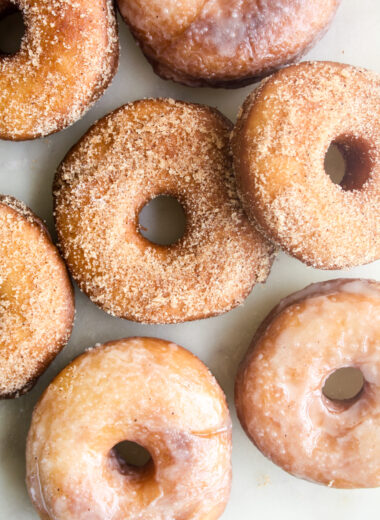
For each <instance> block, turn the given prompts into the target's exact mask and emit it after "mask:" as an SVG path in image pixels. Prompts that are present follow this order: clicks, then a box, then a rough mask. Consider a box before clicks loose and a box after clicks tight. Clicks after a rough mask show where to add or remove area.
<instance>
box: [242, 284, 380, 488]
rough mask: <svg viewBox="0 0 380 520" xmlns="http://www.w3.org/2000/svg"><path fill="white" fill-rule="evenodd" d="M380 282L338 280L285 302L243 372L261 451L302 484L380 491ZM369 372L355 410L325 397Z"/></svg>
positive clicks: (250, 424)
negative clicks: (350, 373) (340, 374)
mask: <svg viewBox="0 0 380 520" xmlns="http://www.w3.org/2000/svg"><path fill="white" fill-rule="evenodd" d="M379 308H380V283H379V282H376V281H373V280H364V279H337V280H329V281H326V282H322V283H316V284H312V285H311V286H309V287H306V288H305V289H303V290H302V291H299V292H296V293H294V294H292V295H290V296H289V297H287V298H285V299H284V300H282V301H281V302H280V304H279V305H277V306H276V307H275V308H274V309H273V310H272V311H271V312H270V313H269V315H268V316H267V317H266V318H265V320H264V321H263V323H262V324H261V325H260V327H259V329H258V331H257V332H256V334H255V336H254V338H253V340H252V343H251V346H250V348H249V349H248V352H247V353H246V355H245V357H244V359H243V361H242V363H241V365H240V367H239V371H238V375H237V378H236V384H235V403H236V408H237V413H238V417H239V420H240V422H241V424H242V426H243V428H244V430H245V431H246V433H247V435H248V436H249V437H250V439H251V440H252V442H253V443H254V444H255V445H256V446H257V447H258V448H259V449H260V450H261V451H262V452H263V454H264V455H266V456H267V457H269V458H270V459H271V460H272V461H273V462H275V463H276V464H278V465H279V466H281V467H282V468H283V469H285V470H286V471H288V472H290V473H292V474H293V475H295V476H298V477H301V478H305V479H308V480H312V481H315V482H319V483H321V484H325V485H328V486H330V487H338V488H353V487H376V486H379V485H380V451H379V450H378V447H377V444H376V443H373V442H372V441H373V435H374V432H375V431H376V429H377V428H378V417H379V407H380V403H379V398H380V391H379V388H380V386H379V381H378V378H377V376H374V375H373V374H377V373H378V367H379V365H380V357H379V353H378V340H379V334H380V322H379ZM345 366H346V367H356V368H359V369H360V370H361V372H362V374H363V377H364V380H365V384H364V388H363V390H362V392H361V393H360V394H359V396H358V397H356V398H355V399H351V400H350V401H346V402H344V403H342V402H334V401H330V400H329V399H328V398H326V397H325V396H324V395H323V392H322V389H323V386H324V383H325V381H326V378H327V377H328V375H330V374H331V373H332V372H334V371H335V370H336V369H338V368H342V367H345Z"/></svg>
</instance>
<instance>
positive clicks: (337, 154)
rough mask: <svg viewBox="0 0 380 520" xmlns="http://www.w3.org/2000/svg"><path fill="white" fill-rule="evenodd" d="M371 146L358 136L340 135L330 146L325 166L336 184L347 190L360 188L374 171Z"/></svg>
mask: <svg viewBox="0 0 380 520" xmlns="http://www.w3.org/2000/svg"><path fill="white" fill-rule="evenodd" d="M370 150H371V147H370V146H369V144H368V143H367V142H366V141H365V140H364V139H361V138H358V137H356V136H347V135H344V136H340V137H338V138H337V139H335V140H334V141H333V142H332V143H331V144H330V146H329V148H328V150H327V152H326V155H325V160H324V168H325V172H326V173H327V175H328V176H329V177H330V179H331V181H332V182H333V183H334V184H339V185H340V187H341V188H342V189H343V190H345V191H353V190H360V189H361V188H362V187H363V186H364V184H365V183H366V182H367V181H368V179H369V178H370V176H371V171H372V166H373V165H372V159H371V153H370Z"/></svg>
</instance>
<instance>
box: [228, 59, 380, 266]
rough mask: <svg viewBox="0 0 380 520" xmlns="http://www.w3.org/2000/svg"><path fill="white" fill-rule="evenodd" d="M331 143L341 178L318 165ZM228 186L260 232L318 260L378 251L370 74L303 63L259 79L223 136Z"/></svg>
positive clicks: (374, 90)
mask: <svg viewBox="0 0 380 520" xmlns="http://www.w3.org/2000/svg"><path fill="white" fill-rule="evenodd" d="M331 143H334V144H336V145H337V146H338V147H339V148H340V150H341V151H342V153H343V155H344V156H345V159H346V174H345V177H344V179H343V181H342V183H341V185H338V184H334V183H333V182H332V180H331V179H330V177H329V176H328V175H327V174H326V172H325V168H324V158H325V155H326V152H327V150H328V148H329V145H330V144H331ZM232 147H233V153H234V166H235V173H236V177H237V183H238V191H239V194H240V198H241V199H242V201H243V205H244V208H245V210H246V212H247V214H248V216H249V217H250V218H251V220H252V221H253V222H255V223H256V224H258V225H259V227H260V229H261V230H262V231H263V232H264V234H265V235H266V236H267V237H268V238H270V239H271V240H273V241H274V242H275V243H276V244H278V245H279V246H280V247H282V248H283V249H285V250H286V251H287V252H288V253H290V254H291V255H293V256H295V257H296V258H298V259H300V260H302V261H303V262H305V263H306V264H309V265H311V266H314V267H317V268H321V269H343V268H349V267H353V266H357V265H361V264H366V263H369V262H372V261H374V260H376V259H378V258H379V257H380V76H379V75H378V74H375V73H373V72H370V71H367V70H364V69H360V68H355V67H352V66H349V65H343V64H340V63H329V62H309V63H301V64H299V65H293V66H291V67H288V68H286V69H283V70H281V71H280V72H277V73H276V74H274V75H273V76H271V77H270V78H269V79H266V80H264V81H263V83H262V85H261V86H260V87H259V88H258V90H256V91H254V92H253V93H252V94H251V95H250V96H249V97H248V99H247V100H246V102H245V104H244V105H243V108H242V111H241V114H240V117H239V120H238V123H237V126H236V128H235V130H234V135H233V139H232Z"/></svg>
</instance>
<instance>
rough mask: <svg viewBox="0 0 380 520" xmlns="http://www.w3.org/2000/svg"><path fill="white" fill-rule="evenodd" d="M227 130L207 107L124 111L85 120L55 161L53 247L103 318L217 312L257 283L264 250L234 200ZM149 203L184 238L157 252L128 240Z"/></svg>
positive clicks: (165, 319)
mask: <svg viewBox="0 0 380 520" xmlns="http://www.w3.org/2000/svg"><path fill="white" fill-rule="evenodd" d="M231 127H232V125H231V123H230V122H229V121H228V120H227V119H225V118H224V117H223V116H222V115H221V114H220V113H219V112H217V111H216V110H213V109H211V108H210V107H206V106H201V105H194V104H189V103H183V102H177V101H173V100H168V99H147V100H143V101H137V102H135V103H131V104H129V105H126V106H124V107H121V108H120V109H119V110H116V111H115V112H113V113H111V114H110V115H108V116H107V117H105V118H103V119H102V120H101V121H99V122H98V123H96V124H95V125H94V126H93V127H92V128H91V129H90V130H89V132H88V133H87V134H86V135H85V136H84V137H83V139H82V140H81V141H80V142H79V143H78V144H77V145H76V147H74V149H73V150H72V151H71V152H70V153H69V154H68V156H67V157H66V158H65V160H64V161H63V163H62V164H61V166H60V168H59V171H58V174H57V177H56V182H55V187H54V196H55V219H56V228H57V232H58V238H59V243H60V247H61V250H62V252H63V255H64V257H65V259H66V261H67V264H68V266H69V269H70V272H71V273H72V275H73V277H74V278H75V280H76V281H77V282H78V284H79V286H80V288H81V289H82V290H84V291H85V292H86V294H88V295H89V296H90V297H91V299H92V300H93V301H94V302H95V303H97V304H98V305H100V306H101V307H102V308H103V309H104V310H106V311H107V312H110V313H111V314H115V315H117V316H120V317H124V318H127V319H132V320H136V321H141V322H149V323H173V322H180V321H185V320H193V319H200V318H205V317H208V316H212V315H215V314H219V313H221V312H226V311H228V310H230V309H232V308H233V307H235V306H236V305H239V304H240V303H242V302H243V301H244V298H245V297H246V296H247V294H248V293H249V291H250V290H251V289H252V287H253V285H254V284H255V283H257V282H263V281H265V279H266V277H267V276H268V273H269V270H270V266H271V262H272V254H273V248H272V246H271V245H270V244H269V243H268V242H267V241H265V240H264V239H263V238H262V237H261V235H260V234H259V233H258V232H257V231H256V230H255V229H254V228H253V227H252V226H251V225H250V223H249V221H248V219H247V217H246V216H245V214H244V212H243V210H242V207H241V204H240V201H239V199H238V197H237V193H236V186H235V179H234V176H233V174H232V162H231V155H230V152H229V135H230V131H231ZM158 195H171V196H173V197H175V198H177V200H178V201H179V202H180V203H181V204H182V206H183V209H184V211H185V214H186V230H185V234H184V235H183V237H182V238H181V239H180V240H179V241H178V242H176V243H175V244H173V245H170V246H167V247H163V246H159V245H157V244H153V243H151V242H149V241H148V240H146V239H145V238H144V237H143V236H142V235H141V234H140V232H139V227H138V214H139V211H140V209H141V208H142V207H143V206H144V205H145V204H146V203H147V202H148V201H149V200H151V199H153V198H154V197H157V196H158Z"/></svg>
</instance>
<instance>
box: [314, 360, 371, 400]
mask: <svg viewBox="0 0 380 520" xmlns="http://www.w3.org/2000/svg"><path fill="white" fill-rule="evenodd" d="M363 388H364V377H363V374H362V372H361V371H360V370H359V369H358V368H355V367H343V368H338V369H337V370H335V371H334V372H332V373H331V374H330V375H329V376H328V378H327V379H326V381H325V384H324V386H323V388H322V393H323V395H324V396H325V397H327V399H329V400H330V401H333V402H335V403H337V404H339V403H347V402H352V401H353V400H356V399H357V398H358V397H359V396H360V394H361V392H362V390H363Z"/></svg>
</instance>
